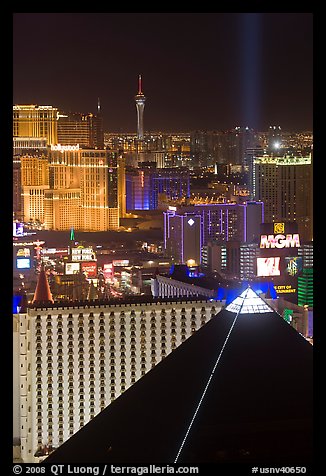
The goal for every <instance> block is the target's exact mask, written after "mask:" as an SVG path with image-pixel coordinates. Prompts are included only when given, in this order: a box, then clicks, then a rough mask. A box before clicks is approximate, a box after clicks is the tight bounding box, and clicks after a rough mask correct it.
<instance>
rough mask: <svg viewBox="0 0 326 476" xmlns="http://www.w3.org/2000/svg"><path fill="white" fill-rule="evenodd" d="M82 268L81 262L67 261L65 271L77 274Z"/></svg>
mask: <svg viewBox="0 0 326 476" xmlns="http://www.w3.org/2000/svg"><path fill="white" fill-rule="evenodd" d="M79 270H80V263H66V264H65V273H66V274H77V273H79Z"/></svg>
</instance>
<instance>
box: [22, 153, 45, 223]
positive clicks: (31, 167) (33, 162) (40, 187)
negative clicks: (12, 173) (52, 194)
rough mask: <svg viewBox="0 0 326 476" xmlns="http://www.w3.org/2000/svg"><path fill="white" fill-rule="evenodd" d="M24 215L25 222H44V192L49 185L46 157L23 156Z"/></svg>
mask: <svg viewBox="0 0 326 476" xmlns="http://www.w3.org/2000/svg"><path fill="white" fill-rule="evenodd" d="M20 164H21V167H20V172H21V188H22V215H23V219H24V221H25V222H30V221H33V222H34V221H36V220H39V221H40V222H41V223H43V222H44V194H45V191H46V190H48V189H49V188H50V186H49V163H48V160H47V159H46V158H45V157H21V158H20Z"/></svg>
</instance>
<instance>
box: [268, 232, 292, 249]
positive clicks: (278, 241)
mask: <svg viewBox="0 0 326 476" xmlns="http://www.w3.org/2000/svg"><path fill="white" fill-rule="evenodd" d="M299 247H300V238H299V234H298V233H295V234H293V235H261V236H260V248H299Z"/></svg>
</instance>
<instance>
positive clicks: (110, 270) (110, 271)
mask: <svg viewBox="0 0 326 476" xmlns="http://www.w3.org/2000/svg"><path fill="white" fill-rule="evenodd" d="M103 274H104V277H105V279H108V280H109V281H112V280H113V276H114V267H113V264H112V263H106V264H104V265H103Z"/></svg>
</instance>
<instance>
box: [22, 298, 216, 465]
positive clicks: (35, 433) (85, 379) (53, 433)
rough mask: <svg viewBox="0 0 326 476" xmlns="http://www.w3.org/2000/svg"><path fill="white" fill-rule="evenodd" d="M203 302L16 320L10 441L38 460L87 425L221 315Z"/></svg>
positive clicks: (35, 313) (91, 306)
mask: <svg viewBox="0 0 326 476" xmlns="http://www.w3.org/2000/svg"><path fill="white" fill-rule="evenodd" d="M221 306H222V302H217V301H212V300H209V299H204V298H195V297H194V298H190V299H176V298H175V299H170V300H168V299H165V300H164V299H153V298H148V299H146V298H145V297H144V296H140V297H139V299H137V298H136V297H135V298H130V299H129V300H121V299H120V300H117V301H114V300H113V301H112V300H111V301H110V302H108V301H106V302H101V301H98V302H95V303H92V302H91V301H84V302H81V301H79V302H78V301H75V302H74V303H70V304H60V303H56V302H55V303H53V304H52V303H51V302H43V303H41V302H35V303H34V304H33V305H30V306H29V307H27V309H26V310H25V311H24V312H23V310H22V312H21V313H18V314H14V343H15V346H14V349H13V353H14V357H13V362H14V394H16V392H17V395H18V396H19V404H18V405H17V406H16V407H15V413H14V435H13V436H14V438H15V440H19V441H20V453H21V458H22V460H23V462H37V461H40V459H39V458H42V457H44V456H45V455H46V454H47V453H48V452H51V450H53V449H54V448H58V447H59V446H60V445H61V444H62V443H64V442H65V441H66V440H67V439H69V438H70V437H71V436H72V435H73V434H74V433H76V432H77V431H78V430H79V429H81V428H82V427H83V426H84V425H86V424H87V423H88V422H89V421H90V420H91V419H93V418H94V417H95V416H96V415H97V414H98V413H99V412H101V411H102V410H104V408H105V407H107V406H108V405H109V404H110V402H112V401H113V400H115V399H116V398H117V397H118V396H119V395H120V394H122V393H123V392H124V391H125V390H127V389H128V388H129V387H130V386H131V385H133V384H134V383H135V382H137V380H139V379H140V378H141V377H142V376H144V375H145V374H146V373H147V372H148V371H149V370H150V369H152V368H153V367H155V366H156V364H158V363H159V362H161V361H162V360H163V359H164V358H165V357H166V356H167V355H168V354H170V353H171V351H172V350H174V349H176V348H177V347H178V346H179V345H180V344H181V343H182V342H184V341H185V340H187V339H188V337H190V336H191V335H192V334H193V333H195V332H196V331H197V330H198V329H200V328H201V327H202V326H203V325H204V324H205V323H206V322H208V321H209V320H210V319H211V318H212V317H213V316H214V315H215V314H216V312H218V311H219V310H220V309H221Z"/></svg>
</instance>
